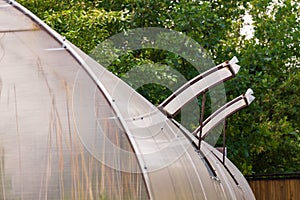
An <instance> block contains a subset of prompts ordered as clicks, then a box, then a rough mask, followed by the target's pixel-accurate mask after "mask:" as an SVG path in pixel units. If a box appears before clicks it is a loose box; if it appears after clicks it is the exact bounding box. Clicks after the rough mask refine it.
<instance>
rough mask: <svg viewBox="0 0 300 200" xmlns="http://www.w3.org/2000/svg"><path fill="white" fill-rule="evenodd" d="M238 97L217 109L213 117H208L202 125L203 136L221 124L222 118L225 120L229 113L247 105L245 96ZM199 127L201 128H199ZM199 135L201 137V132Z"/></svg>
mask: <svg viewBox="0 0 300 200" xmlns="http://www.w3.org/2000/svg"><path fill="white" fill-rule="evenodd" d="M238 98H240V100H238V101H235V100H236V99H238ZM236 99H234V100H232V101H231V102H234V101H235V102H234V103H232V104H231V103H230V102H229V103H227V104H226V105H224V106H223V107H221V108H220V109H218V110H217V111H215V112H214V113H213V114H212V115H211V117H208V118H207V119H206V120H205V121H204V122H203V127H202V137H205V136H206V134H208V132H209V131H210V130H211V129H213V128H214V127H215V126H216V125H217V124H219V123H220V122H221V121H222V120H224V119H225V118H226V117H228V116H229V115H231V114H233V113H234V112H237V111H238V110H240V109H242V108H244V107H245V106H247V103H246V102H245V99H244V98H243V97H237V98H236ZM198 129H199V128H198ZM197 136H198V137H200V135H199V132H198V133H197Z"/></svg>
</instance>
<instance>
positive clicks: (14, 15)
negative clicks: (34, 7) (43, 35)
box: [0, 1, 39, 32]
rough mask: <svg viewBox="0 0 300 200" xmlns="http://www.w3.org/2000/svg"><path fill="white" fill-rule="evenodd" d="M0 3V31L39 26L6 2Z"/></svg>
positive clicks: (24, 29)
mask: <svg viewBox="0 0 300 200" xmlns="http://www.w3.org/2000/svg"><path fill="white" fill-rule="evenodd" d="M1 2H2V4H0V32H8V31H26V30H37V29H39V27H38V26H37V25H36V24H35V23H33V22H32V21H31V20H30V19H29V18H28V17H26V16H24V15H23V14H22V13H20V12H16V11H15V8H14V7H12V6H11V5H9V4H7V3H3V1H1Z"/></svg>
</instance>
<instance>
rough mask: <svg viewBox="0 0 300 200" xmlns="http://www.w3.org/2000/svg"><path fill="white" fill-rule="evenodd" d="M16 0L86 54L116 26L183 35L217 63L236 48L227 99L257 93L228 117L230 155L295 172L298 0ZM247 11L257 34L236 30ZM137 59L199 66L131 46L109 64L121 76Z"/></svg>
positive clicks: (243, 163) (239, 161) (241, 163)
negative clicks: (159, 29) (234, 70)
mask: <svg viewBox="0 0 300 200" xmlns="http://www.w3.org/2000/svg"><path fill="white" fill-rule="evenodd" d="M274 2H275V1H274ZM20 3H22V4H24V5H25V6H26V7H27V8H28V9H29V10H31V11H33V12H34V13H35V14H37V15H38V16H39V17H40V18H42V19H43V20H44V21H46V23H48V24H49V25H50V26H51V27H52V28H54V29H55V30H56V31H58V32H59V33H60V34H62V35H64V36H66V37H67V39H69V40H70V41H71V42H72V43H74V44H75V45H77V46H78V47H80V48H81V49H83V50H84V51H85V52H87V53H89V51H90V50H91V49H93V48H94V47H95V46H96V45H97V44H99V43H101V42H102V41H103V40H105V39H106V38H108V37H110V36H112V35H114V34H116V33H118V32H121V31H124V30H130V29H133V28H138V27H152V26H155V27H163V28H167V29H173V30H176V31H179V32H183V33H185V34H187V35H188V36H189V37H191V38H193V39H194V40H196V41H197V42H198V43H199V44H200V45H201V46H202V47H204V48H205V49H206V50H207V51H208V53H209V55H210V56H211V57H212V58H213V59H214V61H215V63H221V62H223V61H224V60H228V59H230V58H231V57H232V56H234V55H236V56H237V57H238V58H239V60H240V65H241V66H242V68H241V70H240V72H239V74H238V76H237V77H236V78H235V79H233V80H232V81H229V82H226V91H227V97H228V100H230V99H232V98H234V97H236V96H238V95H240V94H241V93H243V92H244V91H246V89H247V88H249V87H251V88H253V90H254V91H255V96H256V100H255V101H254V103H253V104H251V106H250V107H249V108H247V109H244V110H243V111H241V112H239V113H237V114H235V115H234V116H232V117H230V118H229V119H228V122H227V134H228V137H227V141H228V143H227V144H228V156H229V158H230V159H231V160H232V161H233V162H234V163H235V164H236V165H237V166H238V167H239V169H240V170H241V171H242V172H243V173H244V174H251V173H269V172H282V171H300V163H299V162H300V137H299V126H300V125H299V121H300V112H299V102H300V97H299V96H300V95H298V94H299V92H300V91H299V86H298V84H299V78H300V75H299V52H300V48H299V47H300V44H299V42H300V35H299V26H298V24H299V18H300V17H299V10H300V8H299V7H300V5H299V3H298V2H297V1H293V0H284V1H281V3H273V1H271V0H251V1H244V0H243V1H236V0H230V1H226V2H224V1H219V0H209V1H208V0H205V1H188V0H185V1H169V0H157V1H153V0H147V1H146V0H139V1H136V0H102V1H100V0H97V1H89V0H81V1H79V0H64V1H60V2H57V1H53V0H46V1H41V0H26V1H25V0H20ZM246 12H249V13H250V14H251V16H252V18H253V21H254V23H253V25H254V28H255V34H254V36H253V37H252V38H250V39H246V38H245V36H243V35H241V34H240V30H241V28H242V27H243V23H244V22H243V16H244V14H245V13H246ZM143 63H160V64H167V65H168V66H170V67H173V68H174V69H176V70H177V71H179V72H180V73H181V74H183V75H184V76H185V77H186V78H187V79H191V78H192V77H194V76H196V74H197V73H198V72H197V70H194V69H193V67H192V65H191V64H190V63H188V62H187V61H186V60H185V59H183V58H182V57H180V56H178V55H176V54H173V53H170V52H167V51H160V50H155V49H143V50H137V51H130V52H128V53H127V54H126V55H123V56H122V57H120V58H119V59H117V60H116V61H115V62H113V63H112V64H111V65H110V66H109V69H110V70H111V71H112V72H114V73H115V74H117V75H119V76H122V75H124V74H125V73H126V72H127V71H128V70H130V69H131V68H132V66H135V65H141V64H143ZM167 78H168V77H167ZM171 78H174V77H171ZM168 80H169V79H168ZM175 81H176V80H175ZM167 90H168V89H167V88H164V87H160V86H157V85H147V86H143V87H141V88H139V91H140V92H141V93H142V94H144V95H145V96H146V97H147V98H148V99H149V100H150V101H152V102H153V103H154V104H158V103H159V102H161V101H162V99H163V98H165V97H166V96H167V95H165V96H163V97H162V98H159V99H158V98H156V97H157V96H159V95H160V94H162V93H164V94H169V93H170V91H167ZM161 91H163V92H161ZM158 94H159V95H158ZM199 104H200V103H199Z"/></svg>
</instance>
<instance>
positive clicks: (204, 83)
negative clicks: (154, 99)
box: [163, 67, 233, 116]
mask: <svg viewBox="0 0 300 200" xmlns="http://www.w3.org/2000/svg"><path fill="white" fill-rule="evenodd" d="M199 76H202V74H201V75H199ZM230 77H233V74H232V73H231V71H230V70H229V69H228V68H227V67H225V68H222V69H220V70H218V71H215V72H213V73H210V74H209V75H207V76H205V77H203V78H201V79H200V80H198V81H197V82H195V83H191V81H189V82H188V83H187V84H185V85H184V86H183V87H181V88H179V89H178V91H179V92H175V93H176V97H174V98H173V99H172V100H170V102H168V103H167V104H166V105H164V106H163V109H164V110H165V111H166V112H167V113H168V114H170V115H171V116H172V115H174V114H175V113H176V112H177V111H178V110H179V109H180V108H182V107H183V106H184V105H185V104H187V103H188V102H189V101H191V100H192V99H193V98H195V97H196V96H197V95H198V94H200V93H202V92H204V91H205V90H207V89H209V88H210V87H212V86H214V85H216V84H217V83H219V82H220V81H222V80H225V79H227V78H230ZM188 85H190V86H189V87H187V86H188ZM186 87H187V88H186ZM183 88H184V89H183Z"/></svg>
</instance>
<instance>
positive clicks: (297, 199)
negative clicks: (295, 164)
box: [246, 172, 300, 200]
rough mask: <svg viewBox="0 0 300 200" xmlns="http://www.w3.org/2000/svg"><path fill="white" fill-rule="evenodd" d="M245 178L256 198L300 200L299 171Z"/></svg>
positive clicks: (259, 199)
mask: <svg viewBox="0 0 300 200" xmlns="http://www.w3.org/2000/svg"><path fill="white" fill-rule="evenodd" d="M246 178H247V180H248V182H249V185H250V187H251V188H252V191H253V193H254V195H255V197H256V199H257V200H300V172H299V173H292V174H270V175H255V176H248V177H246Z"/></svg>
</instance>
